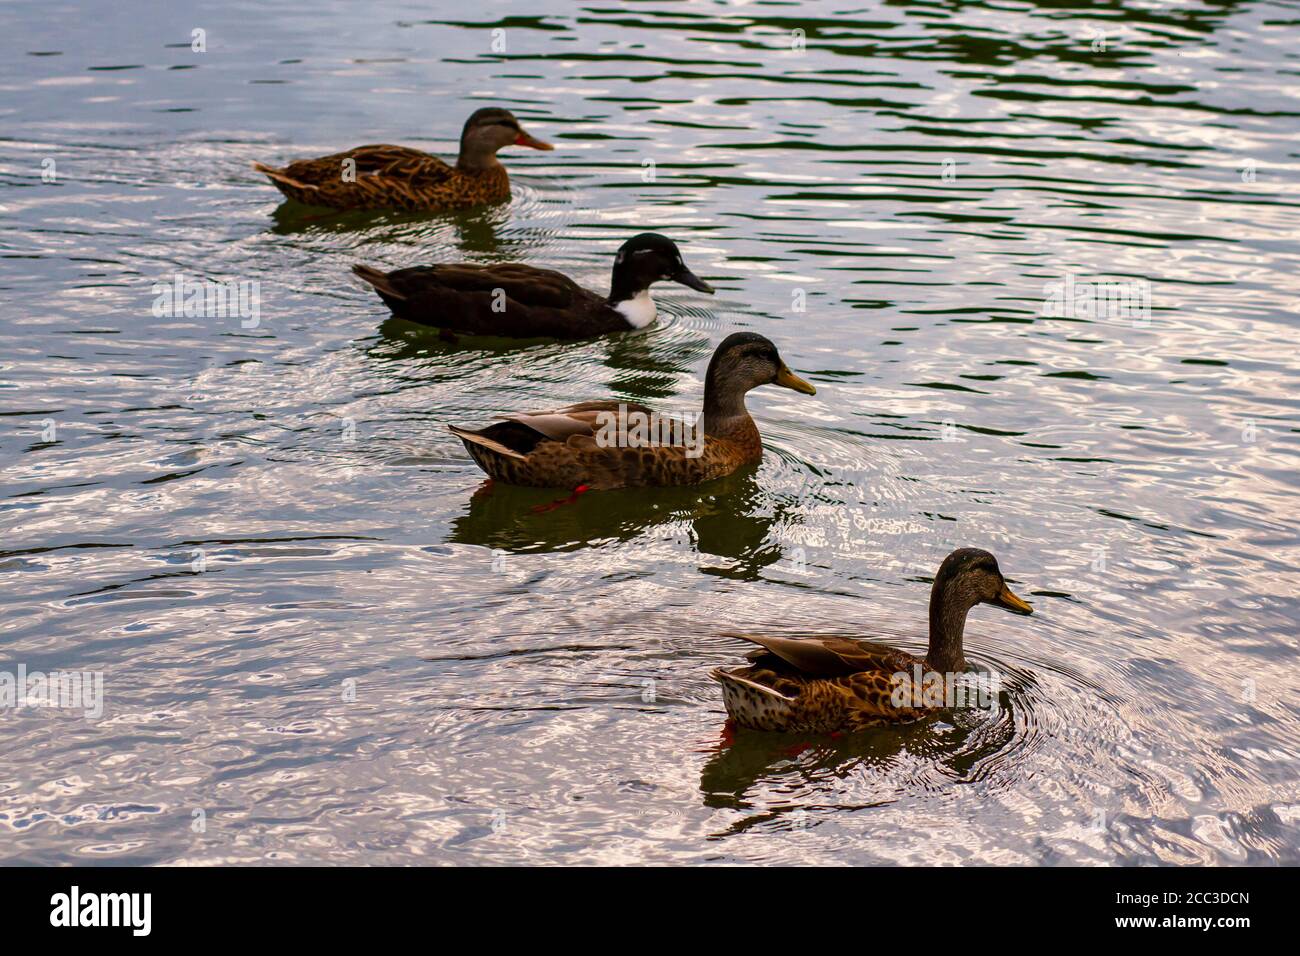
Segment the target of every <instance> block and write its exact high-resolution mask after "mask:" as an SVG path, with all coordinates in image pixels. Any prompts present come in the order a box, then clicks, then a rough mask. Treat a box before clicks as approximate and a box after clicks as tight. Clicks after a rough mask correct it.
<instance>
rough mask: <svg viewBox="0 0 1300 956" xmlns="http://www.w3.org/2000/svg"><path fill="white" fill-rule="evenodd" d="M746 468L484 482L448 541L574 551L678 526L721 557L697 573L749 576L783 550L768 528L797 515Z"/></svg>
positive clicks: (757, 573) (700, 547) (532, 550)
mask: <svg viewBox="0 0 1300 956" xmlns="http://www.w3.org/2000/svg"><path fill="white" fill-rule="evenodd" d="M756 470H757V469H755V468H749V469H746V470H745V471H743V472H737V473H735V474H732V475H729V476H727V477H725V478H721V479H718V480H717V481H713V482H709V483H708V484H707V485H704V486H699V487H695V488H659V489H655V493H654V495H653V496H647V495H646V494H645V493H644V492H641V491H636V490H616V491H603V492H599V493H597V494H586V493H584V492H580V491H578V492H573V493H570V494H568V495H564V494H563V493H562V492H558V491H556V490H554V489H551V490H547V489H534V488H520V487H515V486H511V485H505V484H501V483H498V482H492V481H490V480H489V481H485V482H484V483H483V484H482V485H481V486H479V488H478V490H477V491H475V493H474V494H473V495H472V496H471V497H470V500H469V503H468V507H467V509H466V511H465V512H464V513H463V514H462V515H460V516H459V517H458V518H456V519H455V520H454V521H453V522H452V528H451V534H450V537H449V540H450V541H451V542H454V543H459V544H474V545H480V546H482V547H486V548H491V549H493V550H503V551H509V552H514V553H538V552H542V553H546V552H566V551H577V550H580V549H582V548H586V547H594V546H603V545H608V544H609V543H610V542H611V541H615V542H622V541H631V540H632V539H634V538H637V537H640V536H642V535H646V534H650V533H653V532H654V531H655V530H656V529H663V530H664V531H667V530H668V529H670V528H671V527H673V526H675V525H680V526H685V531H686V533H687V534H688V535H689V536H690V538H691V539H692V540H693V542H694V545H695V550H696V551H697V552H698V553H699V554H702V555H713V556H714V557H717V558H720V559H722V560H720V561H718V562H714V563H710V564H709V565H707V566H706V565H703V564H702V565H701V567H700V570H701V572H702V573H704V574H713V575H717V576H720V577H728V578H735V579H738V580H756V579H758V578H760V577H761V572H762V570H763V569H764V568H766V567H768V566H769V565H772V564H775V563H776V562H778V561H780V560H781V558H782V556H783V551H782V547H781V544H780V543H779V542H777V541H776V540H774V535H773V533H772V530H773V527H774V526H779V525H781V524H784V523H787V522H791V521H797V520H799V519H798V514H797V511H795V510H794V509H793V502H784V501H781V500H778V499H776V498H774V497H773V496H771V495H769V494H768V493H767V492H765V491H764V490H763V488H762V486H761V485H759V483H758V481H757V480H756V478H755V472H756Z"/></svg>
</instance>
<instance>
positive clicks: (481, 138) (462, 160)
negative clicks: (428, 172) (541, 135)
mask: <svg viewBox="0 0 1300 956" xmlns="http://www.w3.org/2000/svg"><path fill="white" fill-rule="evenodd" d="M503 146H531V147H532V148H533V149H555V147H554V146H552V145H551V144H550V143H543V142H542V141H541V140H540V139H534V138H533V137H532V136H530V135H529V134H528V133H526V132H524V128H523V127H522V126H520V125H519V120H517V119H515V114H514V113H511V112H510V111H509V110H503V109H499V108H497V107H494V106H489V107H485V108H484V109H481V110H475V111H474V112H473V113H472V114H470V118H469V119H467V120H466V121H465V128H464V129H463V130H461V133H460V156H459V157H458V158H457V159H456V165H457V167H459V168H460V169H465V170H474V169H486V168H488V167H490V166H495V165H496V164H497V150H498V149H501V148H502V147H503Z"/></svg>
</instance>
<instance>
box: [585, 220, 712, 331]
mask: <svg viewBox="0 0 1300 956" xmlns="http://www.w3.org/2000/svg"><path fill="white" fill-rule="evenodd" d="M661 281H668V282H679V283H681V284H682V285H684V286H688V287H689V288H692V289H694V290H696V291H697V292H707V293H708V294H709V295H712V294H713V286H711V285H709V284H708V283H707V282H705V281H704V280H703V279H701V278H700V277H699V276H697V275H696V274H695V273H694V272H692V271H691V270H690V269H688V268H686V263H685V262H683V261H682V253H681V250H679V249H678V248H677V244H676V243H675V242H673V241H672V240H671V239H669V238H668V237H667V236H661V235H659V234H658V233H655V232H643V233H641V235H639V236H633V237H632V238H631V239H629V240H628V241H627V242H625V243H623V245H621V246H620V247H619V250H618V254H617V255H615V256H614V275H613V277H612V279H611V280H610V289H609V304H610V305H611V306H613V307H614V308H615V309H617V310H618V311H619V312H622V313H623V316H624V318H626V319H627V321H628V324H629V325H631V326H632V327H633V328H638V329H639V328H643V327H645V326H647V325H649V324H650V323H651V322H652V321H653V320H654V317H655V305H654V301H653V300H652V299H651V298H650V286H651V285H653V284H654V283H656V282H661Z"/></svg>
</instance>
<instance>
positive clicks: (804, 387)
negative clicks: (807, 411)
mask: <svg viewBox="0 0 1300 956" xmlns="http://www.w3.org/2000/svg"><path fill="white" fill-rule="evenodd" d="M776 384H777V385H780V386H781V387H783V388H792V389H794V390H795V391H796V392H803V393H804V394H805V395H816V394H817V389H815V388H813V387H812V385H810V384H809V383H807V382H805V381H804V380H803V379H801V378H800V377H799V376H798V375H796V374H794V372H792V371H790V367H789V366H788V365H786V364H785V363H784V362H782V363H781V368H780V371H778V372H777V373H776Z"/></svg>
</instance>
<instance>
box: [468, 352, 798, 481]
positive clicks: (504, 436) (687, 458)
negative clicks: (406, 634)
mask: <svg viewBox="0 0 1300 956" xmlns="http://www.w3.org/2000/svg"><path fill="white" fill-rule="evenodd" d="M768 383H774V384H779V385H783V386H785V387H787V388H792V389H794V390H796V391H800V392H803V393H805V394H809V395H811V394H814V393H815V391H816V390H815V389H814V388H813V387H812V386H811V385H809V384H808V383H807V382H805V381H804V380H803V379H801V378H799V377H798V376H796V375H795V374H794V373H793V372H791V371H790V369H789V368H787V367H786V365H785V363H784V362H783V361H781V358H780V356H779V355H778V354H777V351H776V346H774V345H773V344H772V343H771V342H769V341H768V340H767V339H765V338H763V337H762V336H761V335H755V334H753V333H749V332H737V333H735V334H733V335H730V336H728V337H727V338H726V339H725V340H724V341H723V342H722V344H721V345H719V346H718V348H717V351H716V352H714V354H713V358H712V360H711V361H710V362H709V370H708V373H707V374H706V376H705V380H704V413H703V416H702V421H703V429H704V434H703V440H702V443H701V444H698V445H696V448H697V449H698V450H699V454H698V455H691V454H688V447H689V446H688V444H686V443H682V444H667V443H665V444H646V443H644V442H641V443H639V444H638V443H637V436H636V435H635V433H634V432H632V431H631V428H635V426H634V425H632V426H629V428H628V430H626V431H621V432H619V433H618V434H617V435H616V436H611V433H610V431H609V429H608V428H607V424H608V419H609V416H611V415H614V416H617V415H619V414H620V413H622V414H624V415H625V416H628V417H630V416H631V415H632V414H639V415H643V416H645V417H646V418H647V419H653V418H655V413H654V412H653V411H652V410H651V409H649V408H647V407H646V406H644V405H638V404H636V403H634V402H618V401H615V400H610V401H595V402H581V403H579V404H577V405H569V406H567V407H565V408H558V409H553V410H550V411H544V412H532V413H526V414H524V413H521V414H514V415H507V416H504V419H505V420H504V421H500V422H498V423H496V424H494V425H489V426H488V427H487V428H482V429H479V430H477V431H472V430H470V429H466V428H458V427H456V426H455V425H452V426H449V427H450V429H451V431H452V433H453V434H455V435H456V436H457V437H458V438H460V439H461V441H462V442H464V444H465V448H466V449H467V450H468V451H469V453H470V455H471V456H472V457H473V459H474V461H475V462H476V463H477V464H478V466H479V467H480V468H482V469H483V470H484V471H485V472H487V473H488V474H489V475H490V476H492V478H494V479H496V480H497V481H501V482H504V483H506V484H512V485H530V486H533V487H542V488H568V489H574V488H577V487H578V486H580V485H585V486H587V487H588V488H589V489H592V490H606V489H610V488H639V487H648V486H667V485H695V484H699V483H701V482H705V481H710V480H712V479H714V478H721V477H722V476H724V475H728V474H731V473H732V472H733V471H735V470H736V469H737V468H739V467H741V466H742V465H746V464H752V463H754V462H757V461H759V460H760V459H761V458H762V456H763V442H762V439H761V437H760V436H759V434H758V426H756V425H755V424H754V420H753V419H752V418H750V416H749V413H748V412H747V411H746V410H745V401H744V396H745V393H746V392H748V391H749V390H750V389H752V388H755V387H757V386H759V385H764V384H768ZM611 439H613V440H611Z"/></svg>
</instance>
